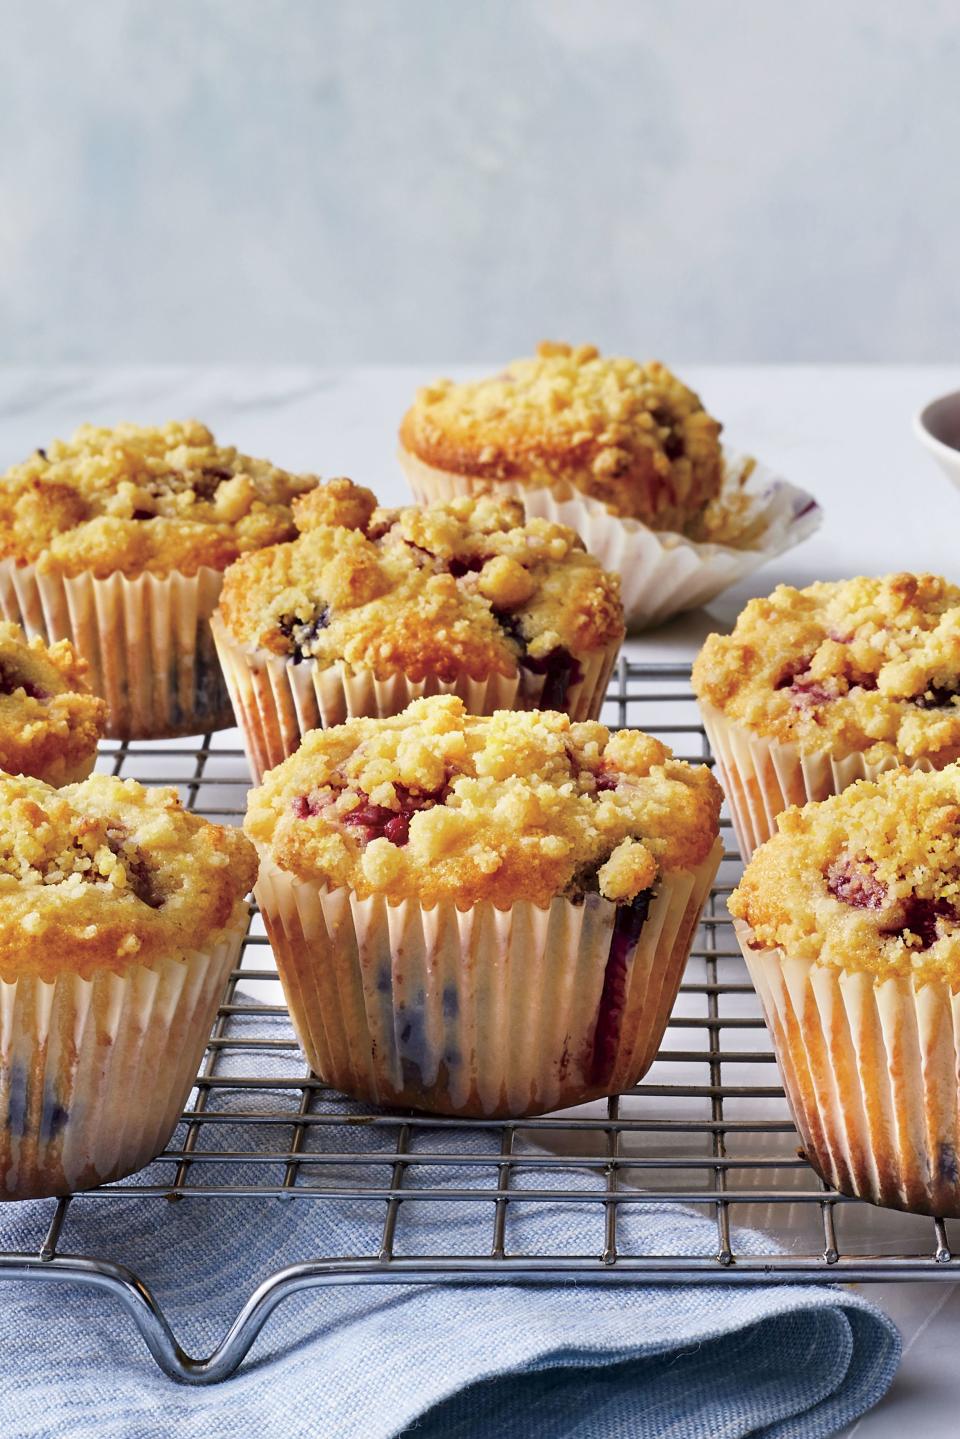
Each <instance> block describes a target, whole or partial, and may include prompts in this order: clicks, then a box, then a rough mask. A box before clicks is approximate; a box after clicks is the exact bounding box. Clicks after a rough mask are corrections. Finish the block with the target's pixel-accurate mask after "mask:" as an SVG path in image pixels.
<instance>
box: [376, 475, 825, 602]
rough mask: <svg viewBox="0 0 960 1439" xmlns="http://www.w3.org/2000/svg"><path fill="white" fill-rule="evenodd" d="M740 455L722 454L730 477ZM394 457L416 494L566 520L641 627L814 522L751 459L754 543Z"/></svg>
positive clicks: (555, 491)
mask: <svg viewBox="0 0 960 1439" xmlns="http://www.w3.org/2000/svg"><path fill="white" fill-rule="evenodd" d="M745 463H746V462H745V461H744V460H743V459H742V458H739V457H737V456H734V455H730V454H727V455H725V468H726V471H727V474H728V475H729V476H730V483H731V485H735V486H736V487H737V488H739V482H738V480H737V476H739V474H740V473H742V470H743V466H744V464H745ZM400 464H401V465H402V467H403V470H404V473H405V474H406V476H407V480H408V482H409V484H410V488H411V490H412V491H413V493H414V495H415V497H416V499H417V501H418V502H419V503H420V504H425V505H426V504H437V503H441V502H443V501H447V500H451V499H456V498H459V497H460V496H464V495H478V494H497V495H509V496H512V497H513V498H515V499H518V500H520V501H522V503H523V506H524V509H525V511H526V514H527V517H528V518H529V517H531V516H539V517H540V518H542V519H547V520H555V521H557V522H558V523H559V524H563V525H569V526H570V527H571V529H574V530H576V531H577V533H578V534H579V536H580V538H581V539H582V540H583V543H584V544H585V545H586V548H587V550H588V551H589V553H590V554H592V555H594V556H595V557H596V558H597V559H598V560H599V561H600V564H601V565H602V566H603V568H604V569H605V570H613V571H615V572H616V573H618V574H619V575H620V582H621V594H622V598H623V608H624V614H625V619H626V623H627V627H628V628H629V629H631V630H638V629H647V628H649V627H650V626H651V625H657V624H662V623H663V622H664V621H665V620H668V619H670V618H671V616H673V615H676V614H681V613H683V612H684V611H685V610H693V609H697V608H699V606H701V605H706V604H709V603H710V601H711V600H714V599H716V597H717V595H719V594H722V593H723V591H724V590H727V589H729V588H730V587H731V586H732V585H735V584H737V583H738V582H739V581H740V580H742V579H744V578H746V576H747V575H750V574H753V573H754V571H755V570H758V569H760V568H761V566H762V565H765V564H766V563H767V562H768V560H772V559H774V558H775V557H776V556H777V555H780V554H783V552H784V551H785V550H789V549H792V548H793V546H794V545H798V544H800V542H801V541H802V540H805V539H807V538H808V536H809V535H811V534H812V533H813V531H814V530H815V529H816V528H817V526H818V525H819V524H820V521H821V519H822V511H821V509H820V506H819V505H818V504H817V502H816V500H814V498H813V496H812V495H810V494H808V493H807V491H806V490H801V489H798V488H797V487H796V486H795V485H791V484H788V483H787V481H786V480H783V479H780V478H778V477H777V476H776V475H774V474H773V472H772V471H771V470H768V469H767V468H766V466H764V465H756V466H755V467H754V468H753V470H752V472H751V474H750V476H749V479H748V480H747V482H746V485H745V487H744V490H745V493H746V494H748V495H749V496H750V497H751V498H752V500H753V502H754V503H753V508H752V511H751V526H753V525H754V524H756V525H757V526H758V527H759V534H760V539H759V541H758V543H757V545H756V546H755V547H754V548H750V549H738V548H736V547H735V546H733V545H720V544H713V543H708V542H699V541H695V540H690V539H687V537H686V536H685V535H681V534H676V533H674V532H672V531H669V530H651V529H650V528H649V527H648V526H647V525H645V524H643V523H642V522H641V521H640V520H634V519H625V518H622V517H621V516H619V515H615V514H612V513H611V511H610V510H609V509H608V508H607V506H606V505H605V504H603V503H602V502H601V501H600V500H597V499H594V498H593V497H591V496H590V495H585V494H582V493H581V492H580V491H579V490H577V489H575V488H574V487H573V486H572V485H557V486H552V487H551V486H546V485H544V486H539V487H536V488H532V487H530V486H529V485H522V484H520V483H518V482H517V481H513V480H496V481H491V480H488V479H483V478H479V477H477V476H473V475H460V474H455V473H452V472H450V471H447V470H439V469H436V468H435V467H434V466H432V465H427V464H424V462H423V461H422V460H420V459H418V458H417V456H416V455H413V454H411V453H410V452H409V451H408V450H405V449H401V451H400Z"/></svg>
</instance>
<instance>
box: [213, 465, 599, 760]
mask: <svg viewBox="0 0 960 1439" xmlns="http://www.w3.org/2000/svg"><path fill="white" fill-rule="evenodd" d="M293 515H294V523H295V524H296V525H297V527H298V528H299V530H300V531H301V534H300V536H299V538H298V539H296V540H293V541H291V542H289V543H287V544H282V545H273V546H270V547H269V548H267V549H263V550H258V551H257V552H256V553H255V554H250V555H245V556H243V557H242V558H241V559H239V560H238V561H237V563H236V564H234V565H231V566H230V568H229V569H228V570H227V572H226V575H225V576H224V583H223V593H222V596H221V600H220V606H219V609H218V611H217V613H216V615H215V616H214V619H213V632H214V638H215V641H216V644H217V649H218V652H219V655H220V661H221V664H222V666H223V672H224V674H225V676H226V679H227V685H228V687H229V689H230V694H231V697H232V699H233V702H234V708H235V710H236V714H237V719H238V721H239V724H240V727H241V730H242V731H243V734H244V740H245V744H246V748H247V754H248V756H249V759H250V765H251V769H252V770H253V773H254V775H255V777H256V779H257V781H258V783H259V780H260V777H261V775H262V774H263V772H264V771H265V770H267V769H270V768H271V767H272V766H273V765H275V764H279V763H280V761H281V760H282V759H285V758H286V756H287V755H289V754H292V753H293V751H294V750H295V749H296V748H297V745H298V744H299V743H300V739H301V736H302V735H303V734H304V733H305V732H306V731H307V730H311V729H315V728H316V727H317V726H320V725H323V726H330V725H334V724H340V723H341V722H342V721H343V720H345V719H347V718H350V717H353V716H356V715H367V716H382V715H389V714H397V713H399V711H400V710H402V709H403V708H404V707H405V706H406V705H407V704H408V703H409V702H410V701H411V700H412V699H415V698H419V697H421V696H423V695H426V694H437V693H441V692H443V693H455V694H458V695H459V696H460V698H461V699H462V700H463V701H464V703H465V705H466V707H467V709H468V710H470V711H471V712H472V713H474V714H492V713H493V711H494V710H497V709H534V708H544V709H557V710H563V711H565V712H566V713H568V714H569V715H571V717H572V718H574V719H595V718H596V716H597V715H598V714H599V713H600V707H601V705H602V704H603V699H604V695H605V693H606V688H607V682H608V680H609V678H610V672H611V670H612V669H613V665H614V663H615V661H616V655H617V650H618V648H619V645H620V641H621V640H622V638H623V610H622V607H621V604H620V587H619V581H618V579H617V577H616V576H615V575H609V574H606V573H605V572H604V571H603V570H602V569H601V568H600V566H599V565H598V564H597V561H596V560H595V559H593V557H592V556H591V555H588V554H587V553H586V552H585V550H584V548H583V545H582V543H581V541H580V540H579V539H578V538H577V536H576V535H575V534H574V532H573V531H572V530H570V529H568V528H567V527H566V526H564V525H558V524H554V523H553V522H552V521H549V520H529V521H527V523H526V524H525V523H524V521H523V510H522V507H521V506H520V504H519V503H518V502H517V501H516V500H494V499H491V498H489V497H481V498H479V499H475V500H474V499H460V500H453V501H451V503H450V504H447V505H434V506H430V507H429V508H428V509H425V510H422V509H418V508H415V507H410V508H408V509H401V510H389V509H379V508H377V502H376V499H375V498H374V496H373V495H372V494H371V492H370V491H369V490H366V489H363V488H361V487H360V486H357V485H354V484H352V483H351V482H350V481H349V480H345V479H341V480H331V481H330V483H329V484H326V485H320V486H319V487H318V488H316V489H314V490H313V491H311V493H310V494H309V495H305V496H303V497H302V498H300V499H298V500H296V501H295V502H294V505H293Z"/></svg>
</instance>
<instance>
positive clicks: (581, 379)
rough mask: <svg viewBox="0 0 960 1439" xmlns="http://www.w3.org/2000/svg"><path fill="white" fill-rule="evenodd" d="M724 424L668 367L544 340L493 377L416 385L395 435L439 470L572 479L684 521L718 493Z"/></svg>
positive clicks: (672, 521) (665, 519) (630, 509)
mask: <svg viewBox="0 0 960 1439" xmlns="http://www.w3.org/2000/svg"><path fill="white" fill-rule="evenodd" d="M720 430H721V426H720V424H719V423H718V422H717V421H716V420H715V419H713V418H712V416H710V415H708V414H707V412H706V410H704V408H703V406H702V405H701V403H700V400H699V399H698V397H697V396H696V395H695V394H694V393H693V391H692V390H689V389H687V387H686V385H684V384H682V383H681V382H680V380H678V379H677V377H676V376H675V375H673V374H671V372H670V371H669V370H668V369H667V368H666V366H665V365H661V364H660V363H659V362H657V361H651V362H650V363H648V364H639V363H637V361H635V360H629V359H624V358H620V357H617V358H604V357H603V356H602V355H600V353H599V352H598V351H597V349H596V348H595V347H594V346H593V345H579V346H576V347H574V346H571V345H563V344H554V343H551V342H549V341H545V342H543V343H542V344H541V345H539V346H538V348H537V354H536V358H534V359H523V360H514V361H512V362H511V363H510V364H509V365H508V366H507V368H506V370H504V371H503V372H502V373H501V374H499V375H495V376H493V377H492V378H489V379H484V380H475V381H471V382H470V383H467V384H455V383H454V382H453V381H452V380H438V381H436V383H435V384H432V385H428V386H426V388H424V389H422V390H420V391H419V393H418V395H417V397H416V400H415V401H414V404H413V405H412V407H411V408H410V409H409V410H408V411H407V413H406V415H405V416H404V419H403V423H402V425H401V427H400V439H401V442H402V444H403V446H404V448H405V449H406V450H408V451H409V452H410V453H411V454H413V455H415V456H417V458H418V459H420V460H422V461H423V462H424V463H425V464H428V465H433V466H435V467H436V468H438V469H441V470H446V471H448V472H452V473H456V474H464V475H470V476H475V477H480V478H486V479H489V480H491V481H497V480H515V481H517V482H519V483H521V484H530V485H543V484H552V483H554V482H556V481H566V482H568V483H570V484H572V485H574V486H576V488H577V489H579V490H583V491H584V492H585V493H586V494H588V495H593V496H595V497H596V498H597V499H598V500H601V501H602V502H603V503H605V504H607V505H609V506H610V507H611V509H613V510H614V511H615V512H616V513H617V514H619V515H623V516H632V517H633V518H634V519H638V520H642V521H644V523H646V524H648V525H650V526H652V527H653V528H654V529H660V530H684V529H685V528H686V527H687V526H688V525H689V524H690V523H691V522H693V521H695V520H696V519H697V517H698V516H699V515H700V514H701V512H702V511H703V509H704V507H705V506H706V505H707V504H708V502H709V501H710V500H712V499H714V498H715V497H716V496H717V495H719V493H720V489H721V485H722V482H723V462H722V455H721V449H720V439H719V436H720Z"/></svg>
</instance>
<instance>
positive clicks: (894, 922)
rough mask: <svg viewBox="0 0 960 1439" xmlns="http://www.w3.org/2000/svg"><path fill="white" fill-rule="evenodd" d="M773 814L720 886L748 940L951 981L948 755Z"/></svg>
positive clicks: (955, 963) (958, 848)
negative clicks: (744, 860) (763, 837)
mask: <svg viewBox="0 0 960 1439" xmlns="http://www.w3.org/2000/svg"><path fill="white" fill-rule="evenodd" d="M779 826H780V829H779V833H778V834H776V835H774V837H773V838H772V839H771V840H769V841H768V842H767V843H766V844H765V845H762V846H761V848H760V849H758V850H757V852H756V854H755V855H754V857H753V859H752V860H751V861H750V864H749V865H748V866H747V869H746V872H745V874H744V876H743V879H742V880H741V882H740V885H739V887H738V888H737V889H736V890H735V891H734V892H733V894H732V895H731V897H730V912H731V914H733V915H734V916H735V917H737V918H738V919H742V920H744V921H745V922H746V923H747V924H749V925H750V926H751V928H752V929H753V930H754V931H755V936H756V941H755V942H756V944H757V945H758V947H760V948H774V947H776V946H778V945H779V946H782V948H783V949H784V950H786V952H787V953H788V954H789V955H791V956H793V957H796V958H798V959H812V960H818V961H819V962H820V963H823V964H832V965H837V966H839V967H840V968H842V969H849V970H866V971H869V972H870V973H872V974H875V975H876V976H877V978H878V979H882V978H884V977H886V976H887V975H891V974H913V975H915V976H916V977H917V978H918V980H920V981H922V980H923V979H925V978H928V977H934V976H937V977H940V978H947V979H949V980H950V981H951V982H952V983H953V984H954V986H956V985H958V984H960V766H958V765H956V764H951V765H949V766H948V767H947V768H946V769H944V770H939V771H932V772H931V771H923V770H906V769H897V770H889V771H887V772H886V773H885V774H882V775H881V776H880V778H879V779H878V780H876V781H868V780H860V781H859V782H858V783H857V784H854V785H850V786H849V788H847V789H845V790H844V791H843V792H842V793H841V794H838V795H835V796H833V798H831V799H828V800H824V801H823V802H822V803H820V804H808V805H804V807H803V808H802V809H799V808H797V807H796V806H794V807H793V808H791V809H788V810H787V811H786V812H785V813H784V814H782V815H781V816H780V819H779Z"/></svg>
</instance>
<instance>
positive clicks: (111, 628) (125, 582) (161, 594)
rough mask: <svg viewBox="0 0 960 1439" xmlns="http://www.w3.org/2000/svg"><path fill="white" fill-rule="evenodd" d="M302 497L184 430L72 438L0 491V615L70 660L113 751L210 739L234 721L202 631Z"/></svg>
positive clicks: (288, 479) (126, 430)
mask: <svg viewBox="0 0 960 1439" xmlns="http://www.w3.org/2000/svg"><path fill="white" fill-rule="evenodd" d="M315 483H316V479H315V477H314V476H311V475H290V474H287V473H286V472H285V471H283V470H278V469H276V468H275V467H274V466H273V465H270V464H268V463H267V462H266V461H265V460H253V459H250V458H249V456H247V455H241V454H239V453H238V452H237V451H236V450H235V449H232V448H224V447H222V446H219V445H217V444H215V442H214V439H213V436H212V435H211V433H210V431H209V430H208V429H206V428H205V427H204V426H203V425H201V424H198V423H197V422H196V421H195V420H192V421H188V422H186V423H185V424H168V425H164V426H163V427H162V428H156V429H155V428H151V427H149V426H139V425H118V426H117V427H116V428H115V429H97V428H95V427H94V426H92V425H84V426H83V427H82V428H81V429H79V430H78V431H77V432H76V434H75V435H74V437H73V439H72V440H70V441H69V442H64V441H61V440H55V441H54V442H53V444H51V445H48V447H47V448H46V449H45V450H37V451H36V452H35V453H34V454H33V455H32V456H31V457H30V459H28V460H26V461H25V462H24V463H23V464H21V465H16V466H14V467H13V469H11V470H8V471H7V473H6V475H4V476H3V477H2V478H0V611H2V613H3V614H4V615H5V616H6V617H7V619H11V620H16V621H18V622H19V623H21V624H22V625H23V627H24V629H25V630H26V631H27V633H28V634H29V635H40V636H41V637H42V638H43V639H45V640H46V641H47V642H48V643H50V642H52V641H54V640H59V639H69V640H71V641H72V642H73V643H74V644H75V645H76V647H77V649H78V650H79V652H80V654H81V655H82V656H83V657H84V659H86V660H87V662H88V663H89V665H90V682H91V686H92V688H93V690H94V691H95V692H96V693H97V694H100V695H102V696H103V697H104V698H105V699H106V700H107V701H108V704H109V707H110V713H109V719H108V729H107V733H108V734H110V735H112V736H113V737H115V738H118V739H147V738H161V737H164V736H172V735H177V734H198V733H202V732H203V731H204V730H211V729H222V728H223V727H224V726H228V725H231V724H232V723H233V719H232V715H231V711H230V703H229V698H228V696H227V694H226V691H225V690H224V686H223V679H222V676H221V674H220V667H219V665H218V664H217V659H216V655H215V653H214V649H213V642H212V640H211V638H210V632H209V625H208V619H209V616H210V612H211V611H212V609H213V607H214V605H215V604H216V602H217V596H218V594H219V592H220V577H221V572H222V571H223V570H224V569H225V568H226V566H227V565H228V564H230V562H231V561H232V560H235V559H236V558H237V556H238V555H240V554H243V553H245V552H246V551H247V550H251V549H257V548H258V547H260V546H261V545H269V544H275V543H276V542H277V541H278V540H284V539H288V538H289V537H290V536H291V535H292V534H293V533H294V531H293V526H292V524H291V520H290V500H291V498H292V496H293V495H295V494H299V493H300V492H302V491H303V490H306V489H309V488H311V486H313V485H314V484H315Z"/></svg>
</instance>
